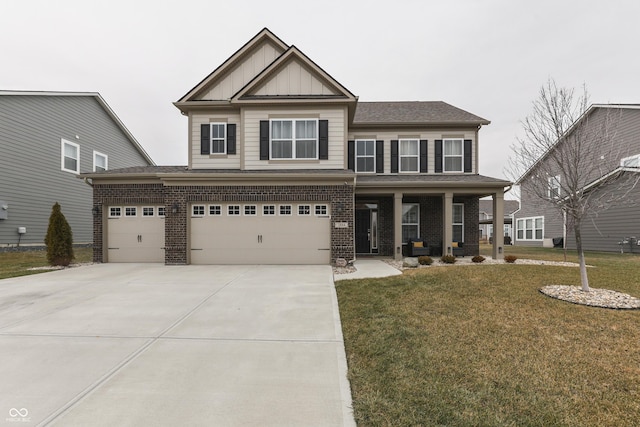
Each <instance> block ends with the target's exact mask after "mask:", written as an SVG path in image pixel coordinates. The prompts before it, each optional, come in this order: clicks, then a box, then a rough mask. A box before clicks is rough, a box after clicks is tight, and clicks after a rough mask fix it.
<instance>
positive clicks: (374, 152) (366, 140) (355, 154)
mask: <svg viewBox="0 0 640 427" xmlns="http://www.w3.org/2000/svg"><path fill="white" fill-rule="evenodd" d="M358 142H373V156H369V155H366V154H365V155H362V156H359V155H358ZM354 144H355V147H353V148H354V153H353V154H354V156H355V160H354V162H355V165H354V166H355V169H356V172H357V173H376V166H377V165H376V155H377V154H378V153H377V152H376V148H377V147H376V145H378V144H376V140H375V139H356V140H355V142H354ZM370 157H373V170H371V171H360V170H358V158H370Z"/></svg>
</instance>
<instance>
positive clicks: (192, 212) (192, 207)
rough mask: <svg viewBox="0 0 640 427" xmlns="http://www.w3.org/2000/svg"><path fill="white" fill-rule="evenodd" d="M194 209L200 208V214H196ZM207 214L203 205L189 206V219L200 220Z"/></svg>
mask: <svg viewBox="0 0 640 427" xmlns="http://www.w3.org/2000/svg"><path fill="white" fill-rule="evenodd" d="M196 208H198V210H200V208H202V213H196ZM206 213H207V207H206V206H205V205H191V217H192V218H194V217H195V218H202V217H203V216H205V214H206Z"/></svg>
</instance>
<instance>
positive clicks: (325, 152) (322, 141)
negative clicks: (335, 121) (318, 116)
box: [318, 120, 329, 160]
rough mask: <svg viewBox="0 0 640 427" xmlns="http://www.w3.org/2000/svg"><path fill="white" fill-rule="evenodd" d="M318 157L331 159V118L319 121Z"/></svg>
mask: <svg viewBox="0 0 640 427" xmlns="http://www.w3.org/2000/svg"><path fill="white" fill-rule="evenodd" d="M318 131H319V132H318V134H319V138H318V158H319V159H320V160H328V159H329V120H319V121H318Z"/></svg>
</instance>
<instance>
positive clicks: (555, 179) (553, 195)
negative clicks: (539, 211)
mask: <svg viewBox="0 0 640 427" xmlns="http://www.w3.org/2000/svg"><path fill="white" fill-rule="evenodd" d="M548 184H549V186H548V191H547V196H549V198H550V199H557V198H558V197H560V175H556V176H550V177H549V178H548Z"/></svg>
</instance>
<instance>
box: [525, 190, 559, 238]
mask: <svg viewBox="0 0 640 427" xmlns="http://www.w3.org/2000/svg"><path fill="white" fill-rule="evenodd" d="M520 198H521V204H520V206H521V208H520V210H519V211H518V212H516V214H515V218H514V222H513V244H514V245H518V246H542V245H543V242H544V239H553V238H555V237H563V233H564V225H563V219H562V215H561V214H560V213H559V212H558V210H557V209H555V208H553V207H551V206H550V205H549V204H548V203H546V202H544V201H542V200H540V199H538V198H537V197H536V196H535V195H533V194H531V192H529V191H528V189H527V183H526V182H524V183H522V185H521V187H520ZM540 216H542V217H543V218H544V225H543V226H544V232H543V240H539V241H538V240H533V241H532V240H519V239H518V237H517V236H518V234H517V232H518V219H523V218H532V217H540Z"/></svg>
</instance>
